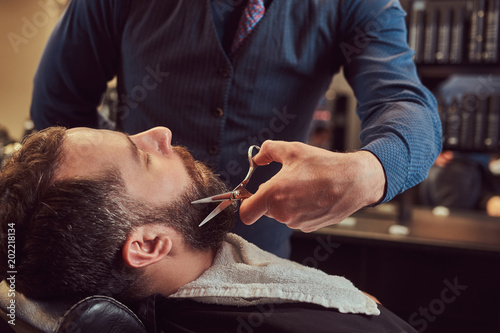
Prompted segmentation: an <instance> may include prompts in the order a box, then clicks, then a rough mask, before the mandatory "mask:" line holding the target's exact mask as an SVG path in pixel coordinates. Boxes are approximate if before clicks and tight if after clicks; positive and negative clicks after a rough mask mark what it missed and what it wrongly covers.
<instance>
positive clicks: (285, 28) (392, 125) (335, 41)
mask: <svg viewBox="0 0 500 333" xmlns="http://www.w3.org/2000/svg"><path fill="white" fill-rule="evenodd" d="M217 3H218V2H217V1H213V2H211V1H210V0H205V1H202V0H200V1H186V0H169V1H165V0H150V1H139V0H121V1H118V0H114V1H112V0H74V1H72V2H71V3H70V4H69V7H68V9H67V11H66V13H65V15H64V16H63V17H62V18H61V20H60V22H59V23H58V25H57V26H56V28H55V30H54V32H53V34H52V36H51V38H50V40H49V42H48V44H47V47H46V50H45V52H44V55H43V56H42V59H41V63H40V66H39V68H38V71H37V74H36V77H35V82H34V92H33V103H32V107H31V115H32V118H33V120H34V122H35V125H36V127H37V128H38V129H40V128H43V127H47V126H50V125H55V124H59V125H63V126H68V127H72V126H89V127H97V124H98V116H97V112H96V106H97V105H98V103H99V101H100V98H101V95H102V93H103V91H104V90H105V88H106V82H107V81H108V80H110V79H111V78H112V77H113V76H115V75H116V76H117V88H118V93H119V106H118V111H119V114H118V119H117V124H116V125H117V129H119V130H123V131H126V132H128V133H130V134H133V133H137V132H140V131H143V130H147V129H149V128H151V127H154V126H157V125H163V126H167V127H169V128H170V129H171V130H172V132H173V135H174V139H173V142H174V143H178V144H182V145H185V146H187V147H189V148H190V150H191V151H193V153H194V155H195V157H196V158H197V159H199V160H202V161H204V162H206V163H208V164H209V165H210V166H212V167H213V168H214V169H216V170H217V172H218V174H219V175H220V176H221V178H222V179H223V180H225V181H228V182H229V183H231V186H234V185H235V184H238V183H239V182H240V181H241V180H242V179H243V177H244V175H245V174H246V171H247V168H248V161H247V157H246V151H247V149H248V147H249V146H250V145H252V144H260V143H262V141H264V140H266V139H274V140H286V141H294V140H298V141H305V139H306V135H307V131H308V128H309V123H310V120H311V117H312V113H313V111H314V108H315V106H316V103H317V101H318V99H319V97H320V96H321V95H322V94H323V93H324V92H325V91H326V89H327V87H328V85H329V83H330V81H331V79H332V77H333V75H334V74H336V73H337V72H338V71H339V70H340V68H341V67H342V66H343V67H344V73H345V76H346V78H347V80H348V82H349V84H350V85H351V87H352V88H353V90H354V93H355V95H356V98H357V101H358V108H357V113H358V115H359V117H360V119H361V123H362V125H361V127H362V130H361V134H360V135H361V141H362V149H364V150H368V151H371V152H372V153H373V154H375V156H377V157H378V159H379V160H380V162H381V163H382V165H383V167H384V170H385V173H386V178H387V189H386V194H385V196H384V199H383V202H386V201H388V200H390V199H392V198H393V197H394V196H395V195H397V194H399V193H401V192H403V191H404V190H406V189H408V188H410V187H412V186H414V185H416V184H417V183H419V182H420V181H422V180H423V179H425V177H426V175H427V172H428V170H429V168H430V166H431V165H432V163H433V161H434V160H435V158H436V157H437V155H438V153H439V152H440V150H441V125H440V122H439V117H438V114H437V106H436V102H435V99H434V97H433V96H432V95H431V94H430V92H429V91H428V90H427V89H426V88H425V87H423V86H422V84H421V83H420V81H419V79H418V77H417V73H416V68H415V65H414V63H413V60H412V56H413V52H412V51H411V50H410V49H409V47H408V44H407V42H406V36H407V33H406V27H405V21H404V17H405V13H404V11H403V10H402V8H401V6H400V4H399V2H398V1H394V0H392V1H389V0H372V1H363V0H329V1H326V0H273V1H271V2H270V3H269V2H267V3H266V5H267V8H266V14H265V15H264V17H263V19H262V20H261V21H260V22H259V24H258V25H257V27H256V29H255V30H254V31H253V32H252V34H251V35H250V36H249V37H248V38H247V39H246V40H245V42H244V43H243V45H242V46H241V47H240V48H239V49H238V50H237V51H236V52H235V53H234V54H228V53H227V44H228V42H227V41H226V42H224V40H225V39H224V34H221V33H220V31H221V30H220V29H221V28H220V26H221V24H220V23H218V22H217V20H218V19H220V20H221V22H227V21H224V20H225V15H228V12H225V11H224V10H222V9H221V8H223V7H217V6H216V5H217ZM233 3H235V4H236V3H237V1H233ZM235 10H237V9H235ZM229 12H233V13H234V11H229ZM233 17H234V16H233ZM233 21H234V18H233ZM224 24H225V23H223V24H222V26H224ZM222 29H223V32H225V30H224V29H226V28H224V27H223V28H222ZM217 31H219V32H217ZM221 40H222V43H221ZM279 167H280V166H279V165H277V164H275V165H271V166H268V167H265V168H259V169H258V173H256V174H255V176H254V177H253V178H252V182H250V185H251V186H252V185H253V186H254V187H253V188H252V187H250V189H251V190H252V191H255V190H256V186H257V185H258V184H260V183H262V182H264V181H265V180H266V179H268V178H269V177H271V176H272V175H273V174H274V173H275V172H276V171H277V170H279ZM235 231H236V232H237V233H239V234H241V235H242V236H244V237H245V238H247V239H249V240H250V241H252V242H254V243H256V244H257V245H258V246H260V247H262V248H264V249H266V250H268V251H271V252H275V253H279V254H282V255H285V256H286V253H287V251H288V248H287V245H286V240H287V239H288V237H289V235H290V234H291V230H290V229H288V228H287V227H286V226H284V225H282V224H280V223H277V222H275V221H274V222H271V221H269V220H268V221H259V222H258V223H256V224H254V225H253V226H250V227H247V226H243V225H242V224H238V225H237V226H236V230H235Z"/></svg>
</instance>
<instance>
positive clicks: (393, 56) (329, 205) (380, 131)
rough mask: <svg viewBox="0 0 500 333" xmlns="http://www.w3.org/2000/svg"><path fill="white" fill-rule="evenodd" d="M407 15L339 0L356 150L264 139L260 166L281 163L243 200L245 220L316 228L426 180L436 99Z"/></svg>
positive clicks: (380, 0) (434, 152) (435, 137)
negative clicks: (411, 43)
mask: <svg viewBox="0 0 500 333" xmlns="http://www.w3.org/2000/svg"><path fill="white" fill-rule="evenodd" d="M404 15H405V13H404V11H403V10H402V9H401V7H400V4H399V2H397V1H389V0H374V1H346V2H343V5H342V6H341V13H340V17H341V19H340V21H341V24H340V26H341V29H340V35H342V36H344V37H343V38H344V39H343V40H341V41H340V42H339V46H338V47H339V54H343V56H344V57H345V61H344V72H345V75H346V78H347V80H348V82H349V84H350V85H351V87H352V88H353V90H354V92H355V94H356V98H357V100H358V109H357V112H358V115H359V117H360V119H361V124H362V125H361V127H362V128H361V135H360V136H361V142H362V147H361V151H358V152H354V153H333V152H327V151H324V150H318V149H316V148H312V147H307V146H305V145H302V144H297V143H284V142H281V143H280V142H267V143H265V144H264V145H263V149H262V150H261V152H260V153H259V154H258V155H257V156H256V161H257V163H259V164H260V163H268V162H270V161H276V162H280V163H283V168H282V170H281V171H280V172H279V173H278V174H277V175H276V176H275V177H273V178H272V179H271V180H269V181H268V182H266V183H265V184H263V185H261V187H260V188H259V190H258V191H257V192H256V193H255V195H254V196H253V197H252V198H250V199H247V200H245V201H244V202H243V203H242V205H241V208H240V216H241V219H242V221H243V222H245V223H247V224H251V223H253V222H254V221H255V220H256V219H257V218H258V217H259V216H261V215H262V214H265V215H269V216H272V217H274V218H275V219H277V220H278V221H280V222H282V223H286V224H287V225H288V226H289V227H291V228H296V229H300V230H303V231H306V232H309V231H314V230H316V229H319V228H321V227H324V226H327V225H331V224H335V223H338V222H340V221H342V220H343V219H344V218H345V217H347V216H349V215H350V214H352V213H353V212H355V211H357V210H358V209H360V208H362V207H365V206H370V205H374V204H376V203H382V202H386V201H389V200H391V199H392V198H393V197H394V196H396V195H397V194H399V193H401V192H403V191H405V190H406V189H408V188H410V187H412V186H415V185H416V184H418V183H419V182H421V181H422V180H424V179H425V178H426V176H427V172H428V170H429V168H430V167H431V165H432V164H433V162H434V160H435V159H436V157H437V156H438V154H439V152H440V151H441V124H440V121H439V116H438V113H437V104H436V101H435V99H434V97H433V96H432V95H431V93H430V92H429V91H428V90H427V89H426V88H425V87H423V86H422V84H421V83H420V81H419V79H418V77H417V74H416V68H415V64H414V62H413V60H412V55H413V52H412V51H411V50H410V49H409V47H408V44H407V42H406V36H407V34H406V28H405V22H404Z"/></svg>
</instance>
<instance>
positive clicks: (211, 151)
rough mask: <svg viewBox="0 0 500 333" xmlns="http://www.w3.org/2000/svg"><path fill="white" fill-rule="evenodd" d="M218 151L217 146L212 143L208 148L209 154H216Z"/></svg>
mask: <svg viewBox="0 0 500 333" xmlns="http://www.w3.org/2000/svg"><path fill="white" fill-rule="evenodd" d="M218 152H219V146H216V145H213V146H210V147H209V148H208V153H209V154H210V155H217V153H218Z"/></svg>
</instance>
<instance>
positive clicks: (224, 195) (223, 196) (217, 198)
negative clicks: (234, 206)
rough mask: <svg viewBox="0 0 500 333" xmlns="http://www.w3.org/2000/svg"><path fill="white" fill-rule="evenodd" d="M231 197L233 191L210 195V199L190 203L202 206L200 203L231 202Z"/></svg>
mask: <svg viewBox="0 0 500 333" xmlns="http://www.w3.org/2000/svg"><path fill="white" fill-rule="evenodd" d="M232 196H233V191H231V192H226V193H222V194H217V195H212V196H211V197H207V198H203V199H199V200H195V201H193V202H191V204H192V205H195V204H202V203H210V202H217V201H226V200H232V199H233V198H232Z"/></svg>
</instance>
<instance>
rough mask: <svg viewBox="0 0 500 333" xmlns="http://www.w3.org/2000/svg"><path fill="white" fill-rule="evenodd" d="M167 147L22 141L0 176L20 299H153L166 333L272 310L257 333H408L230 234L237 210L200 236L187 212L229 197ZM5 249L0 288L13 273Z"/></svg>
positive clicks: (151, 139)
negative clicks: (212, 198)
mask: <svg viewBox="0 0 500 333" xmlns="http://www.w3.org/2000/svg"><path fill="white" fill-rule="evenodd" d="M171 138H172V134H171V132H170V130H168V129H167V128H163V127H157V128H154V129H151V130H149V131H146V132H143V133H139V134H137V135H134V136H128V135H126V134H123V133H119V132H113V131H107V130H94V129H88V128H75V129H69V130H66V129H64V128H61V127H54V128H49V129H46V130H44V131H42V132H39V133H36V134H34V135H32V136H31V137H29V138H28V139H27V140H25V142H24V144H23V147H22V148H21V149H20V150H19V151H18V152H16V153H15V154H14V155H13V156H12V158H11V159H10V160H9V161H8V162H7V163H6V165H5V166H4V168H3V169H2V172H1V173H0V205H1V206H0V223H1V228H2V232H3V233H4V234H7V232H8V229H12V227H14V228H15V234H16V262H15V264H16V267H15V268H16V270H17V274H16V290H17V291H18V292H21V293H23V294H24V295H25V296H27V297H31V298H37V299H71V300H73V301H77V300H79V299H82V298H84V297H87V296H91V295H97V294H105V295H110V296H113V297H115V298H116V299H118V300H120V301H122V302H125V303H126V304H135V303H137V302H139V301H140V300H144V299H146V298H148V297H154V299H155V302H156V311H155V313H156V318H154V316H153V318H152V319H151V318H149V320H153V321H156V323H157V327H158V330H161V329H163V330H166V331H169V332H170V331H174V332H175V331H176V330H182V329H189V330H192V331H200V332H209V331H213V332H223V331H224V330H231V329H232V330H235V329H239V330H241V329H242V327H243V326H241V325H243V324H244V323H242V321H241V320H242V318H245V315H247V316H248V314H252V313H258V312H260V313H262V311H261V309H262V306H268V307H267V309H272V311H269V313H268V315H267V316H262V322H259V325H258V327H259V329H261V330H263V331H265V330H266V328H267V329H271V328H272V331H273V332H281V331H283V332H303V331H314V332H322V331H324V332H335V331H338V330H339V329H341V328H342V329H349V328H352V329H354V328H355V329H357V330H361V331H366V332H386V331H387V332H389V331H394V330H398V331H399V332H414V330H413V329H412V328H411V327H410V326H409V325H407V324H406V323H405V322H403V321H402V320H401V319H399V318H398V317H396V316H395V315H394V314H392V313H391V312H389V311H388V310H386V309H385V308H383V307H382V306H381V305H377V304H375V302H374V301H373V300H371V299H370V298H369V297H367V296H365V295H364V294H363V293H362V292H361V291H359V290H358V289H356V288H355V287H354V286H353V285H352V284H351V283H350V282H349V281H347V280H345V279H344V278H341V277H335V276H328V275H326V274H324V273H323V272H321V271H318V270H314V269H311V268H308V267H304V266H301V265H298V264H295V263H292V262H290V261H287V260H284V259H280V258H278V257H275V256H274V255H271V254H269V253H266V252H264V251H262V250H260V249H258V248H257V247H255V246H254V245H252V244H250V243H248V242H246V241H245V240H243V239H241V238H240V237H238V236H236V235H233V234H228V232H229V230H230V229H231V227H232V225H233V216H234V209H233V210H231V209H227V210H225V211H224V212H223V213H221V214H219V215H218V216H217V217H216V218H215V220H214V221H211V222H210V223H208V224H207V225H205V226H204V227H202V228H199V227H198V224H199V223H200V221H202V220H203V218H204V217H205V216H206V215H207V214H208V213H209V212H210V211H211V210H212V209H213V206H210V205H207V206H204V207H202V208H200V207H198V206H193V205H191V204H190V202H191V201H194V200H196V199H199V198H202V197H206V196H209V195H213V194H216V193H222V192H223V191H226V189H225V187H224V185H223V184H222V183H221V182H220V181H219V180H218V179H217V177H216V176H215V175H214V174H213V173H212V172H211V171H210V170H209V169H208V168H207V167H206V166H205V165H203V164H202V163H200V162H198V161H195V160H194V159H193V157H192V156H191V155H190V154H189V152H188V151H187V150H186V149H184V148H182V147H175V146H172V145H171ZM7 243H8V242H7V239H6V238H2V244H1V247H0V256H1V259H0V262H1V266H0V267H1V270H0V274H1V276H0V277H1V279H5V278H6V273H7V271H9V270H11V269H10V268H8V266H7V263H8V262H7V258H8V256H7V252H8V250H7V248H8V244H7ZM152 295H154V296H152ZM148 304H150V302H149V303H148ZM269 306H271V307H269ZM298 311H300V315H297V313H298ZM193 313H196V314H197V320H196V321H194V320H190V318H191V317H190V316H191V315H192V314H193ZM204 314H205V315H204ZM207 314H209V315H207ZM221 318H224V319H223V320H222V319H221ZM145 320H147V319H145ZM247 325H248V324H247ZM248 327H251V328H252V327H253V328H255V327H254V326H248ZM248 327H247V329H248Z"/></svg>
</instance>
